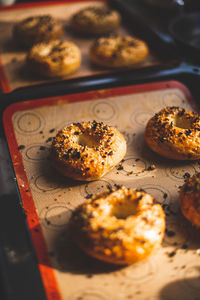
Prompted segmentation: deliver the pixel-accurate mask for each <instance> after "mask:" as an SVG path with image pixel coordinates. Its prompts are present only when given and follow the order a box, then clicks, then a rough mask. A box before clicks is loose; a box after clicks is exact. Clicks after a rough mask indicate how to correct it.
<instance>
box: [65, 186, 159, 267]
mask: <svg viewBox="0 0 200 300" xmlns="http://www.w3.org/2000/svg"><path fill="white" fill-rule="evenodd" d="M71 227H72V235H73V238H74V240H75V242H76V243H77V244H78V245H79V246H80V248H82V249H83V250H84V251H85V252H86V253H88V254H89V255H91V256H93V257H95V258H97V259H100V260H102V261H105V262H109V263H113V264H132V263H135V262H137V261H140V260H142V259H144V258H145V257H147V256H148V255H150V254H151V253H152V251H153V250H154V249H156V248H158V247H159V246H160V244H161V242H162V239H163V236H164V232H165V214H164V212H163V209H162V207H161V205H160V204H155V203H154V199H153V198H152V196H150V195H149V194H146V193H145V192H142V191H137V190H133V189H127V188H126V187H120V188H118V189H117V190H115V191H110V190H109V191H105V192H103V193H100V194H97V195H95V196H93V197H92V198H91V199H89V200H87V201H86V202H85V203H83V204H82V205H80V206H79V207H78V208H77V209H76V210H75V211H74V213H73V215H72V220H71Z"/></svg>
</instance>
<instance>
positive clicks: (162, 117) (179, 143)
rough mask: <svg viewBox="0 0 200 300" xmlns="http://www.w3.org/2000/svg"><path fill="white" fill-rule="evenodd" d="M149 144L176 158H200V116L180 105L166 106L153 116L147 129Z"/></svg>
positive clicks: (146, 134) (162, 153)
mask: <svg viewBox="0 0 200 300" xmlns="http://www.w3.org/2000/svg"><path fill="white" fill-rule="evenodd" d="M145 139H146V141H147V144H149V146H150V147H151V148H152V149H153V150H154V151H155V152H158V153H160V154H161V155H163V156H166V157H168V158H174V159H180V160H184V159H189V160H190V159H191V160H192V159H199V158H200V117H199V115H198V114H197V113H193V112H190V111H187V110H185V109H184V108H180V107H166V108H164V109H162V110H161V111H160V112H158V113H156V114H155V115H154V117H152V118H151V119H150V120H149V122H148V124H147V126H146V131H145Z"/></svg>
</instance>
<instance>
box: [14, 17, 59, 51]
mask: <svg viewBox="0 0 200 300" xmlns="http://www.w3.org/2000/svg"><path fill="white" fill-rule="evenodd" d="M62 35H63V28H62V25H61V24H60V23H59V22H58V20H56V19H55V18H54V17H52V16H51V15H38V16H31V17H28V18H26V19H23V20H22V21H20V22H19V23H17V24H16V25H15V26H14V30H13V36H14V39H15V40H16V41H17V43H18V44H20V45H22V46H26V47H27V46H28V47H31V46H32V45H33V44H36V43H40V42H45V41H46V42H47V41H50V40H55V39H60V38H61V36H62Z"/></svg>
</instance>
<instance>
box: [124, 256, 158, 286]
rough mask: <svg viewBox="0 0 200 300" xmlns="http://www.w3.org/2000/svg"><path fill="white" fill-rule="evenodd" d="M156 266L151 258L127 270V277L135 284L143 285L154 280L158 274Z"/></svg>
mask: <svg viewBox="0 0 200 300" xmlns="http://www.w3.org/2000/svg"><path fill="white" fill-rule="evenodd" d="M156 267H157V266H156V264H155V262H152V260H151V259H150V258H149V259H148V260H144V261H141V262H138V263H135V264H132V265H131V266H129V267H127V268H126V269H125V277H126V278H127V279H130V280H132V281H133V282H137V283H143V282H145V281H149V280H151V279H152V278H153V276H154V274H155V272H156Z"/></svg>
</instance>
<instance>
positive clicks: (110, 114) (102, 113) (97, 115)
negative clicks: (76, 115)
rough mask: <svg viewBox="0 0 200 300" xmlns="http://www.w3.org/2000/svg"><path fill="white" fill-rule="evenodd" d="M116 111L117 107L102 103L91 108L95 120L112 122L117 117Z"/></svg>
mask: <svg viewBox="0 0 200 300" xmlns="http://www.w3.org/2000/svg"><path fill="white" fill-rule="evenodd" d="M116 109H117V106H114V105H113V104H112V103H110V102H106V101H101V102H97V103H95V104H94V105H93V106H92V107H91V115H92V118H94V119H97V120H101V121H105V122H108V121H109V122H110V121H112V120H113V119H115V118H116V117H117V110H116Z"/></svg>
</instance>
